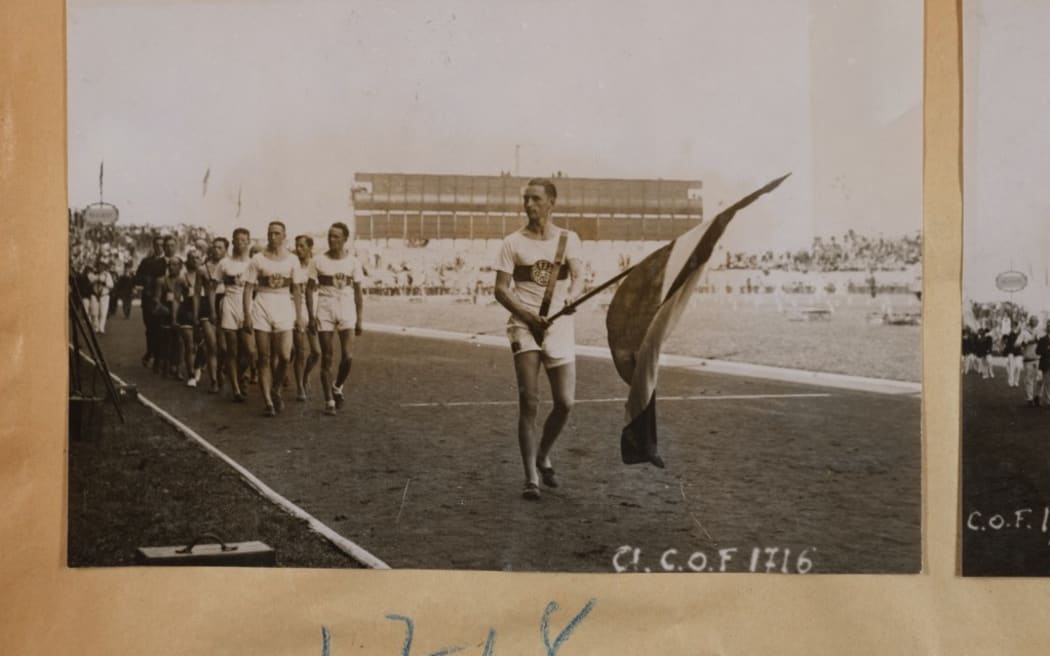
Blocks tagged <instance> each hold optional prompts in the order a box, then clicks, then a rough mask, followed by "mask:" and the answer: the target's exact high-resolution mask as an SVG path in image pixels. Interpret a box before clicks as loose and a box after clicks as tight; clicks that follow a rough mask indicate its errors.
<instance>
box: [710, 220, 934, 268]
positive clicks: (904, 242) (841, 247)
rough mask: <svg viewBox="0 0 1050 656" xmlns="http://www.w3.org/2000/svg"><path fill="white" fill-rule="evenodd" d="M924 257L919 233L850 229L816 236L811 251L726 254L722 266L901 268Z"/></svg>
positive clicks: (720, 266)
mask: <svg viewBox="0 0 1050 656" xmlns="http://www.w3.org/2000/svg"><path fill="white" fill-rule="evenodd" d="M921 259H922V237H921V235H920V234H919V233H915V234H914V235H906V236H903V237H897V238H885V237H877V238H876V237H868V236H865V235H860V234H857V233H856V232H855V231H853V230H849V231H848V232H846V233H845V234H844V235H840V236H831V237H830V238H824V237H814V238H813V244H812V246H811V247H810V248H809V250H799V251H795V252H790V251H782V252H779V253H778V252H775V251H772V250H769V251H765V252H764V253H726V258H725V262H722V263H720V264H719V266H718V268H720V269H754V270H761V271H799V272H810V271H813V272H829V271H902V270H904V269H906V268H908V267H909V266H912V265H915V264H918V263H919V262H920V261H921Z"/></svg>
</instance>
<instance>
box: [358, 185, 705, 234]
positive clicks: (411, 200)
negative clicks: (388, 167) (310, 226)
mask: <svg viewBox="0 0 1050 656" xmlns="http://www.w3.org/2000/svg"><path fill="white" fill-rule="evenodd" d="M528 181H529V178H523V177H515V176H510V175H499V176H473V175H440V174H401V173H358V174H356V175H355V176H354V187H353V201H354V224H355V227H356V232H357V238H358V239H369V240H376V239H403V240H406V241H409V242H412V241H419V240H430V239H453V240H460V239H466V240H470V241H475V240H489V239H503V237H504V236H506V235H507V234H508V233H510V232H513V231H514V230H516V229H517V228H519V227H520V226H521V225H522V224H523V223H524V220H525V214H524V212H523V211H522V205H521V190H522V189H523V188H524V187H525V185H526V183H527V182H528ZM553 181H554V183H555V184H556V185H557V187H558V203H557V210H556V211H557V217H558V222H559V224H560V225H562V226H563V227H565V228H568V229H570V230H573V231H575V232H576V233H577V234H579V235H580V239H582V240H583V241H668V240H671V239H674V238H675V237H677V236H678V235H680V234H682V233H683V232H685V231H687V230H689V229H690V228H692V227H694V226H695V225H697V224H698V223H700V222H701V221H702V220H703V215H704V212H703V202H702V200H701V190H702V187H703V184H702V183H701V182H700V181H699V180H659V179H657V180H623V179H609V178H571V177H567V176H563V175H559V174H555V175H554V176H553Z"/></svg>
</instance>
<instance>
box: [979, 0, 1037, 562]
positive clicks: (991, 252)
mask: <svg viewBox="0 0 1050 656" xmlns="http://www.w3.org/2000/svg"><path fill="white" fill-rule="evenodd" d="M963 6H964V14H963V27H964V32H963V52H964V63H965V76H964V97H963V117H964V132H963V159H964V176H963V178H964V193H963V199H964V202H963V294H962V298H963V308H962V310H963V316H962V362H961V371H962V412H961V416H962V450H961V452H962V484H961V489H962V491H961V496H962V503H961V511H962V517H961V521H960V531H961V533H962V539H961V543H962V573H963V574H964V575H967V576H1047V575H1050V459H1048V455H1050V446H1048V444H1047V442H1046V439H1045V438H1046V433H1047V427H1048V426H1050V415H1048V413H1047V409H1048V408H1050V259H1048V258H1047V247H1048V246H1050V222H1048V221H1047V213H1048V212H1050V189H1048V188H1047V186H1046V184H1045V175H1044V173H1045V171H1046V169H1047V163H1048V159H1047V152H1048V148H1050V130H1047V129H1046V127H1045V125H1044V123H1045V121H1044V117H1045V114H1046V111H1045V110H1046V107H1047V105H1048V104H1050V90H1048V89H1047V88H1046V85H1045V84H1042V81H1043V80H1044V79H1045V75H1044V72H1043V70H1042V68H1043V67H1042V63H1043V62H1045V61H1047V57H1050V44H1048V43H1047V42H1046V38H1045V35H1046V31H1047V30H1048V29H1050V7H1047V6H1042V5H1040V4H1038V3H1029V2H1016V1H1010V2H983V1H981V0H969V1H967V2H965V3H963Z"/></svg>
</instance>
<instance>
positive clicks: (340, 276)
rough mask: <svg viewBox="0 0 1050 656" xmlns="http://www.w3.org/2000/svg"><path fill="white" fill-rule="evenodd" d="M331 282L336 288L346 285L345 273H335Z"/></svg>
mask: <svg viewBox="0 0 1050 656" xmlns="http://www.w3.org/2000/svg"><path fill="white" fill-rule="evenodd" d="M332 283H333V284H334V285H335V288H336V289H342V288H343V287H345V286H346V274H345V273H342V272H339V273H337V274H335V275H334V276H332Z"/></svg>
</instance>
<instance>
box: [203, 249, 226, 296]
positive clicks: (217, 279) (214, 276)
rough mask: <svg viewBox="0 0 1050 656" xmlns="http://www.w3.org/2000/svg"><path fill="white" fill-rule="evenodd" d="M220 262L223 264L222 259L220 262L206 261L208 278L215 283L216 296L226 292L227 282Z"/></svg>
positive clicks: (205, 267)
mask: <svg viewBox="0 0 1050 656" xmlns="http://www.w3.org/2000/svg"><path fill="white" fill-rule="evenodd" d="M223 259H225V258H223ZM220 264H222V260H219V261H218V262H212V261H211V260H207V261H206V262H205V263H204V271H205V272H206V273H207V274H208V279H209V280H211V281H212V282H214V283H215V295H216V296H218V295H219V294H225V293H226V284H225V283H224V282H223V280H222V271H221V270H220V269H219V265H220Z"/></svg>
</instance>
